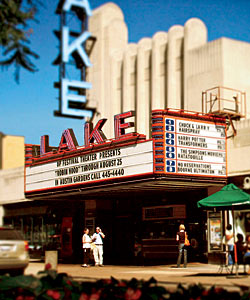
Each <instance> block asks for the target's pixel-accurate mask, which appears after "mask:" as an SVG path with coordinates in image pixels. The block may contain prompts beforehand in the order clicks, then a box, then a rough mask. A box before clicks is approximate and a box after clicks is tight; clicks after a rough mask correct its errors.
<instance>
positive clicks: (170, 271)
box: [25, 262, 250, 290]
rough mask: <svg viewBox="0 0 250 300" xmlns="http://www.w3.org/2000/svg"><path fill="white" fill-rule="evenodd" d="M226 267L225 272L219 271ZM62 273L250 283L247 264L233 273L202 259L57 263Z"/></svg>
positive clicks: (168, 282) (172, 284)
mask: <svg viewBox="0 0 250 300" xmlns="http://www.w3.org/2000/svg"><path fill="white" fill-rule="evenodd" d="M44 267H45V264H44V262H30V264H29V266H28V267H27V269H26V270H25V274H26V275H31V274H32V275H36V274H37V273H38V272H39V271H43V270H44ZM218 271H222V272H218ZM57 272H58V273H67V274H68V275H69V276H71V277H73V279H75V280H79V281H93V280H94V281H95V280H97V279H109V278H111V277H114V278H116V279H120V280H122V279H124V280H130V279H132V278H136V279H138V280H141V279H143V280H148V279H150V278H151V277H154V278H155V279H156V280H157V282H158V284H159V285H162V286H165V287H169V289H172V288H176V287H177V285H178V284H179V283H181V284H182V285H184V286H188V285H192V284H202V285H203V286H205V287H208V288H209V287H211V286H216V287H223V288H225V289H227V290H238V289H239V288H240V287H242V286H243V287H247V288H249V287H250V275H247V274H244V273H243V266H239V272H238V276H236V274H235V273H234V274H230V273H228V272H227V269H225V268H223V269H222V270H220V266H218V265H212V264H202V263H190V264H188V266H187V268H183V267H181V268H176V265H160V266H159V265H158V266H116V265H115V266H114V265H105V266H104V267H98V266H97V267H96V266H90V267H88V268H83V267H82V266H81V265H77V264H61V263H59V264H58V265H57Z"/></svg>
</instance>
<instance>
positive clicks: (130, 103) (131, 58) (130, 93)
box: [122, 44, 137, 112]
mask: <svg viewBox="0 0 250 300" xmlns="http://www.w3.org/2000/svg"><path fill="white" fill-rule="evenodd" d="M136 64H137V45H136V44H128V47H127V48H126V50H125V52H124V61H123V87H122V89H123V91H122V92H123V98H122V112H126V111H130V110H135V109H136V70H137V68H136Z"/></svg>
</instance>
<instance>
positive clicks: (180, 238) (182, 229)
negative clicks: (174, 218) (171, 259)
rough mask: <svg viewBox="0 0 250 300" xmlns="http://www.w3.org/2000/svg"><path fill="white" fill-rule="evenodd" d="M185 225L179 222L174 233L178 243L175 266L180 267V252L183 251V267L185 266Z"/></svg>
mask: <svg viewBox="0 0 250 300" xmlns="http://www.w3.org/2000/svg"><path fill="white" fill-rule="evenodd" d="M186 234H187V233H186V231H185V226H184V225H183V224H181V225H180V226H179V231H178V232H177V234H176V241H177V242H178V243H179V245H178V249H179V255H178V260H177V268H179V267H180V264H181V257H182V253H183V252H184V268H186V267H187V249H186V248H185V236H186Z"/></svg>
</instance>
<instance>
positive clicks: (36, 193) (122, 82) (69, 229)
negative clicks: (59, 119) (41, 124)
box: [0, 3, 250, 264]
mask: <svg viewBox="0 0 250 300" xmlns="http://www.w3.org/2000/svg"><path fill="white" fill-rule="evenodd" d="M90 4H91V3H90ZM86 10H87V9H86ZM88 31H89V32H90V33H91V35H92V36H93V37H94V39H93V40H94V46H93V48H92V49H91V51H88V52H87V54H88V57H89V60H90V61H91V65H90V64H89V67H88V68H87V72H86V77H85V80H86V82H87V83H91V86H90V85H87V83H85V84H84V87H85V88H86V94H85V96H86V102H85V109H86V111H87V110H90V111H91V112H92V115H89V116H88V117H87V118H86V119H87V121H89V122H86V123H85V124H84V129H83V136H84V144H83V145H82V144H81V143H82V142H80V141H77V139H76V137H75V135H74V129H69V128H67V125H66V128H65V130H64V131H63V132H62V135H61V137H58V139H60V138H61V139H60V143H59V145H50V143H49V136H48V135H49V133H46V132H45V133H44V134H45V135H44V136H42V137H38V143H37V145H25V167H24V168H22V167H21V166H20V165H18V166H16V167H15V166H11V167H10V168H6V169H4V168H3V167H2V170H0V172H1V181H0V187H1V189H0V191H1V192H0V193H1V194H0V195H1V198H0V201H1V202H0V204H1V205H2V210H1V212H2V215H3V221H4V223H5V224H13V225H14V226H15V227H17V228H19V229H21V230H22V231H23V232H24V234H25V236H26V238H27V239H28V240H29V242H30V245H31V246H32V247H33V250H34V251H33V255H38V256H39V255H43V251H44V249H50V248H51V249H57V250H58V251H59V257H60V258H62V259H65V260H66V259H71V260H72V259H73V260H75V262H79V259H80V260H81V255H80V253H81V247H82V245H81V236H82V231H83V228H84V227H88V228H89V229H90V233H91V234H92V233H93V232H94V230H95V226H100V227H101V228H102V230H103V231H104V232H105V235H106V238H105V241H104V263H106V264H108V263H110V264H116V263H117V264H118V263H129V264H133V263H156V262H160V263H166V262H170V261H175V260H176V258H177V245H176V241H175V234H176V231H177V230H178V226H179V224H180V223H184V224H185V226H186V229H187V231H188V233H189V238H190V240H191V248H190V251H189V260H196V261H198V260H202V261H204V260H205V261H206V259H207V253H208V252H210V250H211V249H212V248H211V247H210V246H208V240H209V232H208V222H207V213H206V212H204V211H202V210H200V209H198V208H197V201H198V200H200V199H202V198H204V197H206V196H208V195H210V194H212V193H214V192H216V191H218V190H219V189H220V188H222V187H223V186H224V185H225V184H226V183H228V182H234V183H235V184H236V185H237V186H238V187H240V188H244V189H245V190H246V191H247V190H248V189H249V188H250V184H249V183H250V160H249V159H248V156H249V150H250V149H249V148H250V123H249V117H250V115H249V113H250V107H249V106H250V99H249V97H250V84H249V82H250V44H249V43H245V42H241V41H236V40H231V39H227V38H221V39H218V40H215V41H211V42H207V29H206V26H205V25H204V23H203V22H202V21H201V20H198V19H190V20H188V21H187V22H186V24H185V25H184V26H180V25H175V26H173V27H171V28H170V29H169V30H168V32H157V33H156V34H155V35H154V36H153V37H152V38H143V39H141V40H140V41H139V42H138V44H129V43H128V30H127V26H126V23H125V21H124V17H123V13H122V11H121V10H120V8H119V7H118V6H117V5H115V4H113V3H107V4H104V5H103V6H101V7H99V8H97V9H95V10H93V11H92V12H91V14H89V18H88ZM86 45H87V47H88V46H89V45H88V42H87V43H86ZM68 55H71V53H70V51H68ZM235 57H237V59H235ZM84 60H86V61H85V65H88V60H87V58H86V57H84ZM65 82H66V84H67V87H68V86H69V82H68V81H64V84H65ZM64 96H65V95H62V99H63V97H64ZM61 108H62V109H65V106H63V104H62V106H61ZM65 112H66V113H68V112H69V111H67V108H66V110H65V111H62V114H65ZM65 124H67V122H65ZM79 124H80V122H79ZM79 126H82V125H79ZM47 134H48V135H47ZM39 139H40V142H39ZM1 141H5V140H4V137H3V136H0V142H1ZM0 145H2V144H1V143H0ZM2 151H3V150H2ZM5 151H6V150H5ZM1 166H3V164H1ZM15 172H16V173H15ZM11 174H16V175H17V176H16V177H15V182H14V181H13V180H14V179H13V178H14V176H12V175H11ZM23 182H24V183H25V184H24V186H25V189H24V190H21V189H20V191H19V196H18V195H16V194H15V195H14V194H13V190H12V188H13V186H14V185H15V186H18V187H22V189H23ZM14 183H15V184H14ZM8 189H9V190H8ZM7 190H8V193H6V191H7ZM4 191H5V192H4ZM6 195H7V198H6ZM24 195H25V197H24ZM11 197H14V200H13V199H12V200H11ZM248 217H250V215H249V216H248V214H247V213H246V214H245V215H244V222H242V224H240V225H239V226H241V229H242V231H243V232H244V233H247V232H250V228H249V219H250V218H248Z"/></svg>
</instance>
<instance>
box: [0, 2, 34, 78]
mask: <svg viewBox="0 0 250 300" xmlns="http://www.w3.org/2000/svg"><path fill="white" fill-rule="evenodd" d="M36 10H37V8H36V6H35V4H34V3H33V2H32V1H31V0H30V1H25V0H0V46H1V48H2V56H7V57H6V58H5V59H3V60H1V61H0V65H1V66H2V67H6V68H8V67H9V66H11V65H14V66H15V80H16V81H17V82H18V81H19V75H20V69H21V68H24V69H26V70H28V71H30V72H35V71H37V68H36V67H35V65H34V64H33V63H32V61H31V59H32V58H35V59H37V58H38V57H39V56H38V55H37V54H36V53H35V52H33V51H32V50H31V49H30V48H29V47H28V44H29V39H28V38H29V35H30V34H31V33H32V29H31V28H28V22H29V21H31V20H33V21H34V20H35V13H36Z"/></svg>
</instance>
